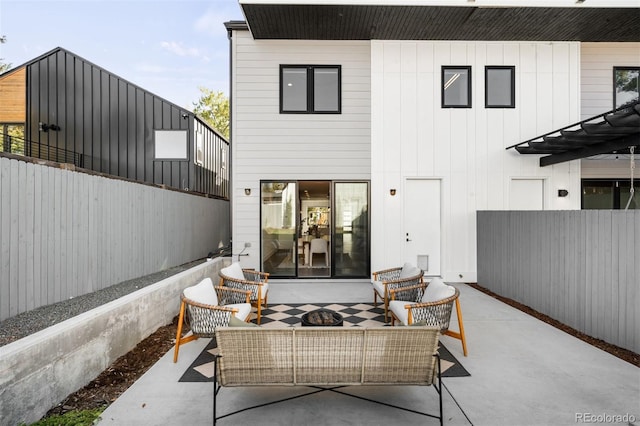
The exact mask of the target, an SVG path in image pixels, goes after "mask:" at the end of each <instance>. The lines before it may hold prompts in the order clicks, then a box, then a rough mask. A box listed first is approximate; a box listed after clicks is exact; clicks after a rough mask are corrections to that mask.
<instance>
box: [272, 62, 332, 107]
mask: <svg viewBox="0 0 640 426" xmlns="http://www.w3.org/2000/svg"><path fill="white" fill-rule="evenodd" d="M341 71H342V69H341V67H340V66H339V65H280V113H290V114H296V113H297V114H340V112H341V103H342V102H341V93H340V85H341Z"/></svg>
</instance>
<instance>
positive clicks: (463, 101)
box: [442, 66, 471, 108]
mask: <svg viewBox="0 0 640 426" xmlns="http://www.w3.org/2000/svg"><path fill="white" fill-rule="evenodd" d="M442 108H471V67H469V66H459V67H454V66H443V67H442Z"/></svg>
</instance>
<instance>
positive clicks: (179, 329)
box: [173, 302, 184, 363]
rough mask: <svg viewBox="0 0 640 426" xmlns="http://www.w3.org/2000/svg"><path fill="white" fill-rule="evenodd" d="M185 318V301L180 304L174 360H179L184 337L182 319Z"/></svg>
mask: <svg viewBox="0 0 640 426" xmlns="http://www.w3.org/2000/svg"><path fill="white" fill-rule="evenodd" d="M183 320H184V302H182V303H181V304H180V315H179V316H178V332H177V333H176V348H175V350H174V352H173V362H174V363H176V362H178V351H179V350H180V338H181V337H182V321H183Z"/></svg>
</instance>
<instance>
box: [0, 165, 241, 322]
mask: <svg viewBox="0 0 640 426" xmlns="http://www.w3.org/2000/svg"><path fill="white" fill-rule="evenodd" d="M0 207H1V208H0V321H2V320H3V319H6V318H9V317H11V316H15V315H17V314H19V313H22V312H25V311H28V310H31V309H34V308H38V307H40V306H44V305H48V304H52V303H56V302H59V301H62V300H65V299H68V298H70V297H77V296H80V295H83V294H87V293H91V292H95V291H98V290H101V289H104V288H106V287H109V286H111V285H114V284H117V283H120V282H122V281H126V280H129V279H133V278H137V277H140V276H144V275H147V274H150V273H154V272H158V271H160V270H164V269H167V268H171V267H173V266H177V265H181V264H183V263H187V262H190V261H193V260H196V259H201V258H204V257H206V255H207V254H208V253H209V252H211V251H216V250H217V247H218V244H219V243H220V242H222V243H223V244H224V245H228V244H229V242H230V235H231V233H230V221H229V202H228V201H224V200H217V199H213V198H206V197H202V196H199V195H195V194H191V193H185V192H180V191H173V190H167V189H162V188H159V187H155V186H149V185H144V184H137V183H133V182H129V181H125V180H121V179H111V178H107V177H102V176H97V175H93V174H87V173H82V172H78V171H72V170H66V169H61V168H56V167H52V166H51V165H43V164H37V163H30V162H25V161H23V160H18V159H13V158H7V157H0Z"/></svg>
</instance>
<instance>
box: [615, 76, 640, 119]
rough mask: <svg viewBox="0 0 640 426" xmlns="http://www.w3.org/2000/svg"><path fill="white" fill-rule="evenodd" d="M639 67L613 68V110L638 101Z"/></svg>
mask: <svg viewBox="0 0 640 426" xmlns="http://www.w3.org/2000/svg"><path fill="white" fill-rule="evenodd" d="M639 76H640V67H613V108H614V109H615V108H618V107H620V106H622V105H624V104H626V103H629V102H633V101H637V100H638V93H639V91H638V77H639Z"/></svg>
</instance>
